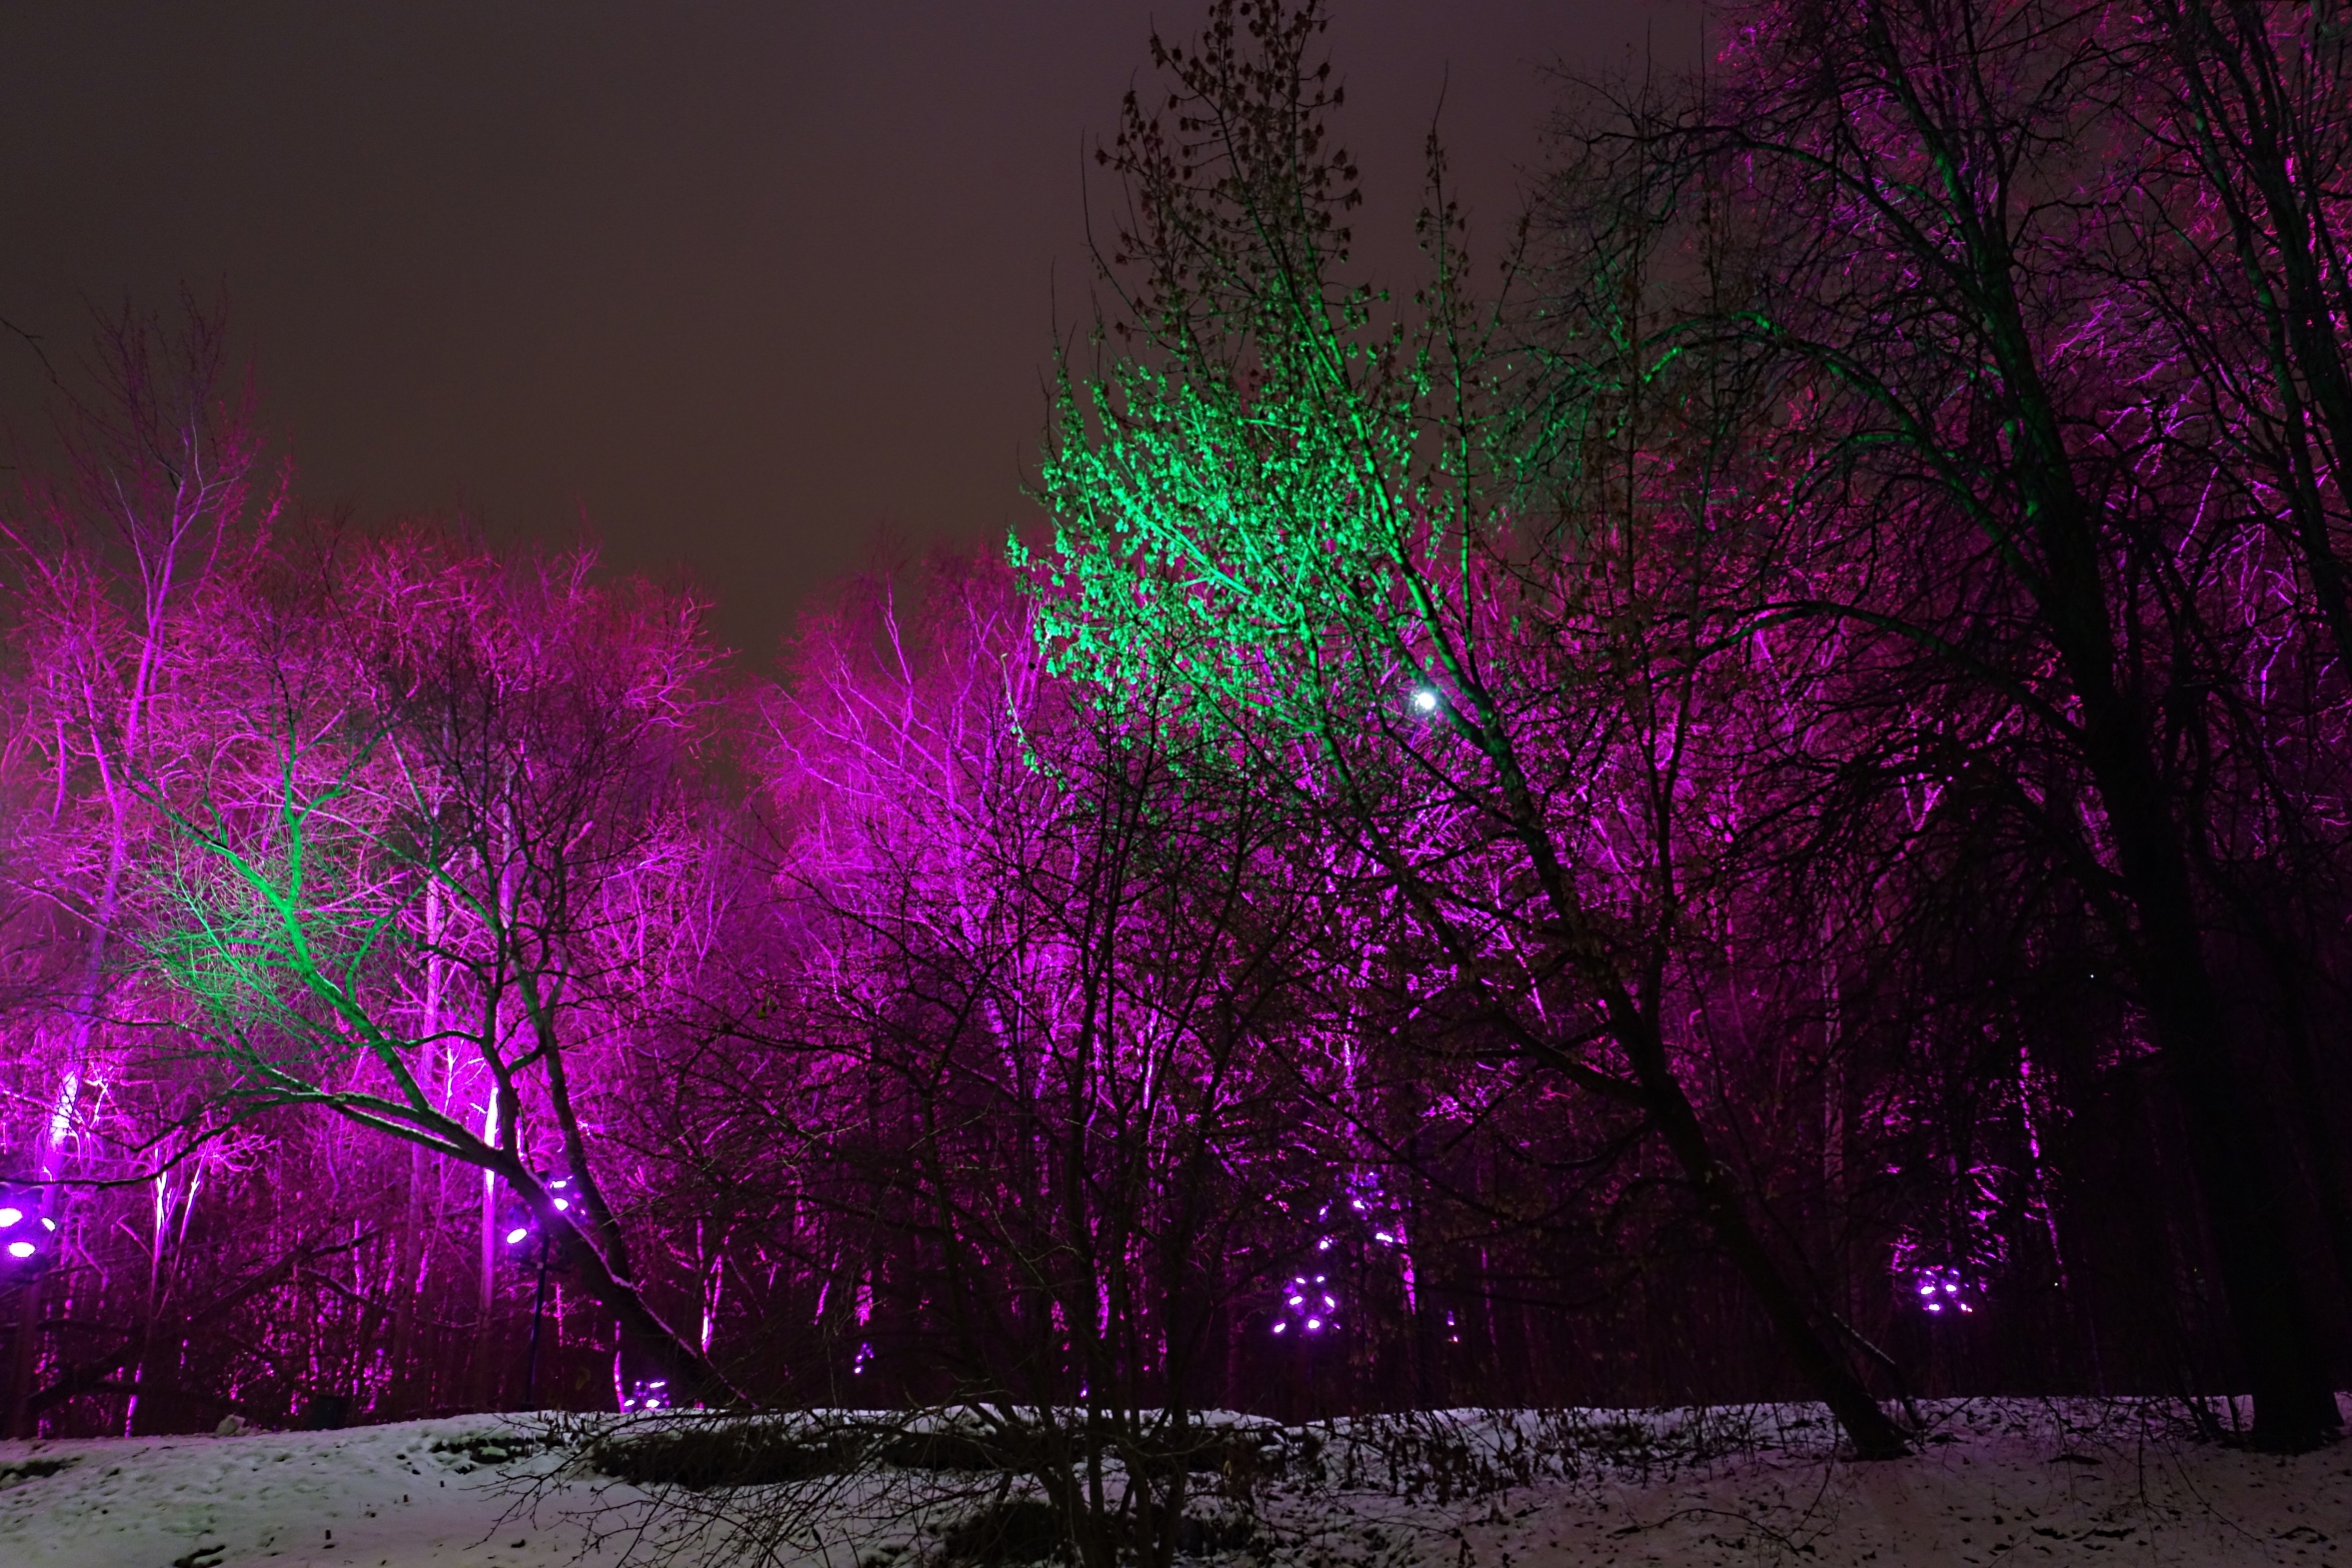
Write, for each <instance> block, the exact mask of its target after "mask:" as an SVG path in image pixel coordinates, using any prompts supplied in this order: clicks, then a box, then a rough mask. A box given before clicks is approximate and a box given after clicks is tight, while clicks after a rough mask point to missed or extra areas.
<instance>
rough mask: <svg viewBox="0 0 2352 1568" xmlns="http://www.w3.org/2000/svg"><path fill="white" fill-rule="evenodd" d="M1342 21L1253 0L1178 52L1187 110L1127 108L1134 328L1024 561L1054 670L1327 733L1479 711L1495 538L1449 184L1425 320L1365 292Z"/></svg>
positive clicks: (1117, 146) (1116, 261) (1062, 433)
mask: <svg viewBox="0 0 2352 1568" xmlns="http://www.w3.org/2000/svg"><path fill="white" fill-rule="evenodd" d="M1324 20H1325V19H1324V17H1323V15H1322V13H1321V10H1320V8H1319V6H1316V5H1313V4H1309V5H1306V6H1304V7H1301V8H1299V9H1298V10H1296V11H1289V10H1287V9H1286V8H1285V7H1284V6H1282V5H1281V4H1279V3H1277V0H1262V3H1259V0H1239V3H1229V4H1220V5H1218V6H1216V7H1214V8H1213V9H1212V11H1211V13H1210V17H1209V20H1208V23H1207V25H1206V27H1205V29H1204V31H1203V33H1202V36H1201V40H1200V42H1199V44H1198V45H1197V46H1196V47H1194V48H1192V49H1191V50H1190V51H1189V52H1187V51H1186V50H1184V49H1183V48H1180V47H1176V46H1171V45H1168V44H1165V43H1163V42H1162V41H1160V40H1158V39H1155V41H1154V44H1153V50H1154V56H1155V59H1156V62H1157V63H1158V64H1159V65H1160V67H1161V68H1162V70H1163V71H1164V72H1166V73H1167V75H1168V76H1169V78H1171V80H1172V83H1173V91H1171V93H1170V94H1169V96H1168V97H1167V99H1166V100H1165V109H1164V110H1163V109H1162V108H1161V107H1157V106H1154V105H1148V104H1146V102H1145V101H1144V100H1142V99H1141V98H1139V97H1138V96H1137V95H1136V94H1135V93H1131V94H1130V95H1129V97H1128V100H1127V104H1126V108H1125V111H1124V114H1123V124H1122V129H1121V131H1120V134H1119V136H1118V138H1117V140H1116V141H1115V143H1114V144H1113V146H1111V147H1109V148H1106V149H1103V150H1102V152H1101V153H1100V155H1099V157H1100V160H1101V162H1102V163H1103V164H1104V165H1105V166H1106V167H1107V168H1109V169H1110V170H1112V171H1113V172H1114V173H1115V174H1117V175H1118V176H1119V178H1120V179H1121V181H1122V182H1123V185H1124V188H1125V190H1126V193H1127V196H1128V198H1129V201H1128V206H1127V213H1128V216H1127V218H1126V219H1125V220H1124V221H1123V223H1122V225H1121V227H1120V229H1119V232H1118V235H1117V239H1116V243H1115V245H1114V247H1113V248H1112V249H1111V251H1110V252H1109V253H1108V254H1107V255H1105V256H1103V257H1102V260H1103V263H1104V275H1105V278H1106V280H1107V282H1108V284H1109V286H1110V287H1111V288H1112V290H1113V291H1114V292H1115V294H1116V296H1117V302H1118V306H1119V311H1120V314H1119V317H1118V319H1117V320H1116V322H1115V323H1114V324H1113V325H1112V327H1111V328H1110V330H1109V331H1108V332H1102V333H1098V335H1097V346H1098V349H1099V350H1100V351H1102V352H1103V354H1104V362H1103V363H1102V364H1100V365H1099V366H1098V369H1097V371H1096V374H1095V375H1094V376H1093V377H1092V378H1091V379H1086V378H1081V377H1079V376H1078V375H1076V374H1075V373H1074V371H1073V369H1072V367H1071V366H1070V365H1069V363H1068V362H1067V360H1066V361H1065V363H1064V365H1063V367H1062V377H1061V383H1060V396H1059V401H1058V408H1057V416H1058V417H1057V425H1056V430H1055V437H1054V440H1053V442H1052V444H1051V450H1050V452H1049V454H1048V458H1047V461H1046V463H1045V466H1044V476H1043V485H1042V494H1043V496H1044V499H1045V500H1046V501H1047V503H1048V504H1049V505H1050V506H1051V507H1052V508H1053V510H1054V513H1055V515H1056V518H1057V522H1058V529H1057V533H1056V537H1055V542H1054V546H1053V551H1052V554H1051V556H1050V558H1049V559H1048V560H1046V561H1044V562H1042V563H1041V562H1032V561H1030V559H1029V558H1028V556H1027V555H1026V553H1024V552H1023V551H1022V550H1021V548H1020V547H1019V546H1018V544H1017V545H1016V547H1015V556H1016V560H1017V561H1019V562H1021V563H1022V564H1024V565H1028V566H1032V567H1033V568H1042V569H1043V570H1042V571H1041V572H1040V573H1039V574H1038V581H1039V584H1040V588H1041V599H1042V603H1041V606H1040V615H1039V631H1040V635H1041V637H1042V638H1044V639H1045V641H1046V643H1047V645H1048V647H1049V649H1050V650H1051V659H1052V665H1053V668H1054V670H1055V671H1056V672H1057V673H1058V674H1064V675H1068V676H1072V677H1075V678H1077V679H1079V680H1080V681H1082V682H1084V683H1087V684H1090V685H1093V686H1095V687H1097V688H1098V689H1101V690H1104V691H1106V692H1110V693H1124V692H1132V691H1135V690H1138V689H1140V688H1143V687H1150V688H1152V689H1154V690H1156V691H1160V692H1167V691H1176V692H1178V693H1180V694H1182V698H1181V701H1182V702H1183V704H1184V705H1186V706H1188V708H1189V709H1190V711H1191V712H1190V717H1192V718H1193V719H1194V720H1197V721H1207V722H1216V723H1231V722H1235V721H1237V720H1238V719H1239V718H1240V717H1241V716H1242V715H1243V714H1253V715H1256V716H1258V717H1260V718H1264V719H1272V720H1275V721H1277V722H1278V724H1279V725H1280V726H1282V727H1283V728H1287V729H1292V730H1302V731H1306V732H1310V733H1320V732H1325V731H1327V729H1328V728H1329V727H1330V726H1331V725H1332V724H1333V723H1334V722H1344V716H1346V715H1347V714H1348V713H1349V712H1350V710H1351V709H1355V708H1356V707H1357V706H1358V705H1360V704H1361V703H1363V702H1365V701H1367V700H1369V701H1377V698H1376V697H1375V696H1374V694H1376V693H1377V692H1379V691H1380V690H1381V689H1382V688H1383V687H1384V686H1386V687H1392V686H1393V685H1394V684H1396V683H1399V682H1405V683H1418V682H1420V681H1423V680H1426V679H1428V678H1429V677H1430V675H1431V674H1432V673H1433V672H1442V673H1443V677H1444V681H1443V684H1444V685H1445V686H1446V687H1447V688H1448V690H1449V691H1450V692H1451V693H1452V694H1453V695H1454V697H1455V699H1456V700H1458V699H1459V698H1460V697H1461V696H1463V695H1465V694H1466V693H1467V692H1468V691H1469V690H1470V689H1472V688H1474V686H1475V683H1476V676H1475V670H1474V661H1475V655H1476V649H1475V645H1474V640H1473V639H1472V637H1471V635H1470V632H1469V618H1468V617H1467V616H1466V615H1465V614H1463V607H1462V605H1461V604H1460V603H1459V596H1460V593H1461V585H1462V583H1463V580H1464V573H1463V571H1462V562H1463V557H1464V553H1465V551H1466V550H1467V549H1468V548H1469V546H1470V543H1471V540H1470V534H1471V531H1472V530H1474V529H1477V528H1480V527H1483V526H1491V524H1492V522H1493V518H1492V517H1491V516H1488V515H1485V514H1483V513H1481V510H1480V508H1481V505H1482V494H1481V489H1482V481H1483V479H1484V477H1485V472H1486V469H1487V462H1486V456H1487V455H1486V452H1485V450H1484V437H1483V428H1482V427H1481V426H1480V425H1479V423H1478V422H1477V420H1476V419H1475V418H1474V417H1472V416H1473V408H1472V406H1473V405H1474V403H1475V402H1476V401H1477V395H1478V392H1479V388H1478V387H1477V386H1476V385H1475V384H1474V382H1475V378H1474V376H1473V374H1472V372H1471V371H1470V370H1469V369H1468V368H1467V367H1469V366H1471V365H1473V364H1475V363H1476V360H1477V358H1478V353H1477V348H1476V346H1475V345H1471V344H1468V343H1465V341H1464V337H1465V335H1464V330H1463V323H1464V306H1463V302H1462V300H1461V298H1460V296H1459V292H1458V289H1457V279H1458V273H1459V266H1460V259H1459V257H1458V254H1457V253H1456V251H1455V250H1454V248H1453V247H1454V242H1455V239H1456V236H1457V234H1458V229H1459V222H1458V218H1457V216H1456V215H1455V214H1454V212H1453V211H1452V209H1451V208H1450V207H1448V206H1446V205H1445V204H1444V202H1443V200H1442V190H1441V187H1436V193H1437V200H1435V201H1434V202H1433V203H1432V207H1431V210H1430V211H1428V212H1424V214H1423V215H1422V220H1421V227H1422V233H1423V239H1424V244H1425V249H1426V250H1427V251H1428V253H1429V254H1430V256H1431V257H1432V260H1433V263H1434V270H1435V277H1434V279H1433V281H1432V283H1431V284H1430V286H1429V287H1428V288H1427V289H1426V290H1424V291H1423V292H1421V293H1420V294H1419V295H1416V296H1415V298H1414V300H1413V301H1412V303H1411V307H1410V309H1409V310H1405V309H1398V308H1396V307H1395V306H1394V304H1393V302H1391V301H1390V300H1389V298H1388V297H1387V296H1386V295H1384V294H1381V293H1378V292H1375V291H1374V290H1372V289H1370V288H1368V287H1366V286H1364V285H1361V284H1359V283H1349V282H1346V281H1343V277H1344V274H1345V272H1346V269H1347V264H1348V259H1349V244H1350V238H1351V236H1350V231H1349V229H1348V228H1347V226H1346V224H1345V222H1344V219H1345V217H1346V215H1347V214H1348V213H1349V212H1350V211H1351V210H1352V209H1353V208H1355V207H1356V206H1357V205H1358V203H1359V200H1360V193H1359V190H1358V187H1357V184H1356V169H1355V166H1354V163H1353V161H1352V160H1351V159H1350V157H1349V155H1348V154H1347V153H1346V152H1345V151H1344V150H1343V149H1340V148H1338V147H1337V146H1335V145H1334V144H1332V143H1331V142H1330V139H1329V136H1328V132H1327V129H1326V127H1325V125H1324V115H1325V113H1326V111H1328V110H1330V109H1333V108H1335V107H1337V106H1338V104H1339V103H1340V101H1341V90H1340V88H1338V87H1337V86H1335V85H1333V84H1332V82H1331V76H1330V66H1329V63H1328V62H1327V61H1324V62H1310V61H1309V58H1308V55H1309V51H1310V49H1311V48H1312V47H1313V45H1314V42H1315V40H1316V39H1317V38H1318V36H1319V35H1320V34H1321V32H1322V30H1323V27H1324ZM1431 158H1432V164H1431V169H1432V178H1433V186H1435V177H1436V176H1437V175H1438V174H1439V173H1440V172H1441V169H1440V166H1439V165H1438V163H1437V161H1436V155H1435V147H1434V143H1432V146H1431ZM1115 345H1116V348H1117V351H1118V352H1116V353H1114V352H1113V350H1114V346H1115ZM1400 695H1401V694H1393V695H1392V697H1391V699H1390V700H1391V702H1393V701H1394V700H1395V697H1397V696H1400Z"/></svg>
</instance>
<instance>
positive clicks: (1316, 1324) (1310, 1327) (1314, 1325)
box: [1306, 1317, 1323, 1334]
mask: <svg viewBox="0 0 2352 1568" xmlns="http://www.w3.org/2000/svg"><path fill="white" fill-rule="evenodd" d="M1322 1326H1323V1320H1322V1319H1321V1318H1319V1317H1310V1318H1308V1319H1307V1320H1306V1331H1307V1332H1308V1333H1310V1334H1311V1333H1313V1332H1314V1331H1315V1330H1316V1329H1318V1328H1320V1327H1322Z"/></svg>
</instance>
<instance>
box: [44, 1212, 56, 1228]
mask: <svg viewBox="0 0 2352 1568" xmlns="http://www.w3.org/2000/svg"><path fill="white" fill-rule="evenodd" d="M41 1228H42V1229H43V1230H55V1229H56V1228H57V1221H56V1220H54V1219H51V1218H50V1217H49V1216H48V1215H46V1214H43V1215H42V1216H41Z"/></svg>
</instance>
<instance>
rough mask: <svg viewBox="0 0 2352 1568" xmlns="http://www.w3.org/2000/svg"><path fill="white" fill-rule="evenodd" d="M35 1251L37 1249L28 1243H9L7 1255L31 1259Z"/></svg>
mask: <svg viewBox="0 0 2352 1568" xmlns="http://www.w3.org/2000/svg"><path fill="white" fill-rule="evenodd" d="M36 1250H38V1249H37V1248H35V1247H34V1245H33V1244H32V1243H31V1242H30V1241H11V1242H10V1243H8V1255H9V1256H10V1257H31V1256H32V1255H33V1253H34V1252H35V1251H36Z"/></svg>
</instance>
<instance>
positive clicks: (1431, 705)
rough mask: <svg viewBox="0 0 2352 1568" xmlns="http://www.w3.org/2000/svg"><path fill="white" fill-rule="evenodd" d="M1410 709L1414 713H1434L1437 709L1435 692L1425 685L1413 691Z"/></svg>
mask: <svg viewBox="0 0 2352 1568" xmlns="http://www.w3.org/2000/svg"><path fill="white" fill-rule="evenodd" d="M1412 711H1413V712H1414V713H1416V714H1433V713H1435V712H1436V711H1437V694H1436V693H1434V692H1432V691H1430V690H1429V689H1428V688H1427V687H1422V688H1421V689H1420V690H1419V691H1417V692H1415V693H1413V695H1412Z"/></svg>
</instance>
